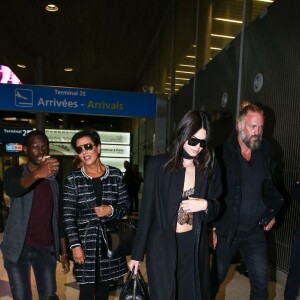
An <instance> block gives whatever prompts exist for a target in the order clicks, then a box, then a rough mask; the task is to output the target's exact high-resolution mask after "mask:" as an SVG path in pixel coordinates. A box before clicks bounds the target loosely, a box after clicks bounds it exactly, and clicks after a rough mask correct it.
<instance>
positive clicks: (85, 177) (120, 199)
mask: <svg viewBox="0 0 300 300" xmlns="http://www.w3.org/2000/svg"><path fill="white" fill-rule="evenodd" d="M71 145H72V147H73V148H74V149H75V151H76V153H77V154H78V156H79V157H80V159H81V161H82V162H83V166H82V167H81V168H79V169H76V170H74V171H72V172H71V173H70V175H69V176H68V177H67V179H66V182H65V187H64V195H63V220H64V224H65V229H66V233H67V236H68V240H69V246H70V248H71V249H72V254H73V259H74V276H75V278H76V281H77V283H78V284H79V286H80V296H79V300H81V299H84V300H88V299H94V297H95V299H103V300H106V299H108V293H109V284H110V281H111V280H112V279H114V278H117V277H120V276H123V275H124V274H126V273H127V264H126V260H125V258H124V257H119V258H115V259H109V258H107V257H106V247H105V244H104V242H103V239H102V234H101V229H100V225H101V224H100V222H101V220H104V221H105V220H107V219H121V218H123V216H125V215H126V213H127V211H128V208H129V205H130V203H129V198H128V194H127V190H126V186H125V183H124V179H123V175H122V173H121V171H120V170H119V169H117V168H114V167H110V166H106V165H104V164H103V163H102V162H101V161H100V159H99V156H100V151H101V141H100V137H99V135H98V133H97V132H96V131H94V130H93V129H86V130H82V131H79V132H77V133H76V134H75V135H74V136H73V138H72V140H71Z"/></svg>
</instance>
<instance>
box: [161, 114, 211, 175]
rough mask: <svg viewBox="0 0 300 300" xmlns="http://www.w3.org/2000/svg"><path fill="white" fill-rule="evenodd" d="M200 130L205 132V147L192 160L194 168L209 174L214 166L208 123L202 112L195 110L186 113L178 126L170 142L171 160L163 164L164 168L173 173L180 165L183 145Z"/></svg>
mask: <svg viewBox="0 0 300 300" xmlns="http://www.w3.org/2000/svg"><path fill="white" fill-rule="evenodd" d="M200 129H204V130H206V139H205V140H206V147H205V148H203V149H202V151H201V152H200V153H199V154H198V155H197V156H195V157H194V158H193V161H194V164H195V166H196V167H199V168H200V169H202V170H204V171H205V173H207V174H210V172H211V171H212V169H213V164H214V151H213V149H212V147H211V141H210V135H211V132H210V123H209V121H208V118H207V116H206V115H205V114H204V113H203V112H199V111H197V110H190V111H188V112H187V113H186V114H185V115H184V116H183V118H182V119H181V121H180V122H179V124H178V127H177V129H176V131H175V133H174V136H173V138H172V141H171V151H170V156H171V158H170V159H169V161H168V162H167V163H166V164H165V167H166V168H169V169H170V170H171V171H175V170H176V169H178V168H179V167H180V166H181V165H182V155H183V145H184V143H185V142H186V141H187V140H188V139H189V138H191V137H192V136H193V135H194V134H195V133H196V132H197V131H199V130H200Z"/></svg>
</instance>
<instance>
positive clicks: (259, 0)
mask: <svg viewBox="0 0 300 300" xmlns="http://www.w3.org/2000/svg"><path fill="white" fill-rule="evenodd" d="M256 1H258V2H268V3H273V2H274V1H273V0H256Z"/></svg>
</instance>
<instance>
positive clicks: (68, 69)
mask: <svg viewBox="0 0 300 300" xmlns="http://www.w3.org/2000/svg"><path fill="white" fill-rule="evenodd" d="M64 70H65V71H66V72H72V71H73V68H69V67H67V68H64Z"/></svg>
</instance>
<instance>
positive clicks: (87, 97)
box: [0, 84, 156, 118]
mask: <svg viewBox="0 0 300 300" xmlns="http://www.w3.org/2000/svg"><path fill="white" fill-rule="evenodd" d="M0 109H2V110H20V111H31V112H32V111H34V112H50V113H51V112H52V113H64V114H88V115H110V116H128V117H145V118H154V117H155V116H156V96H155V94H143V93H132V92H118V91H106V90H93V89H81V88H66V87H52V86H36V85H15V84H0Z"/></svg>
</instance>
